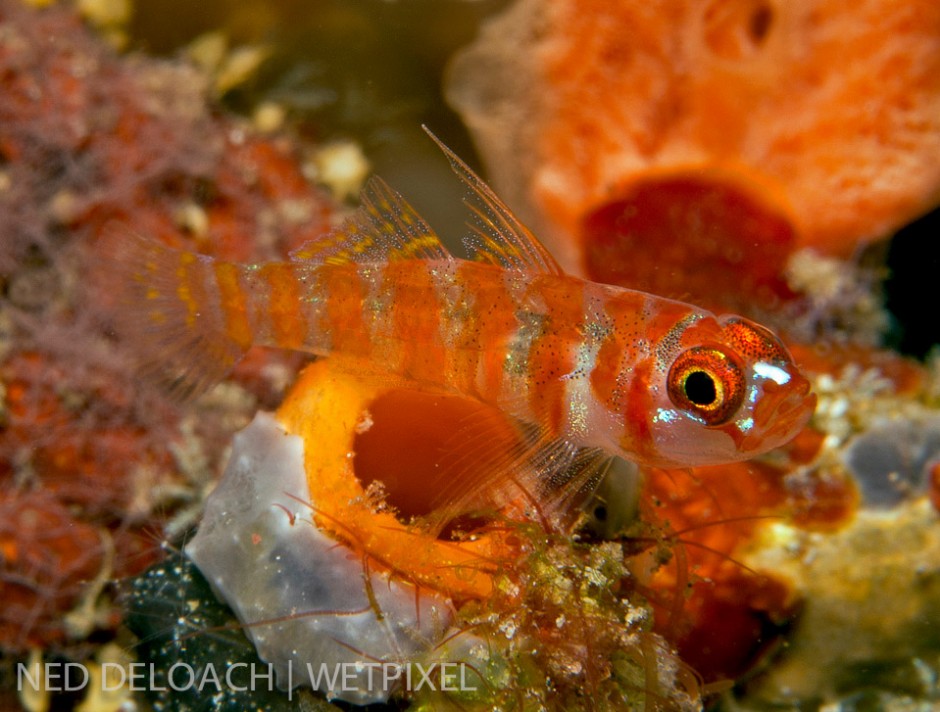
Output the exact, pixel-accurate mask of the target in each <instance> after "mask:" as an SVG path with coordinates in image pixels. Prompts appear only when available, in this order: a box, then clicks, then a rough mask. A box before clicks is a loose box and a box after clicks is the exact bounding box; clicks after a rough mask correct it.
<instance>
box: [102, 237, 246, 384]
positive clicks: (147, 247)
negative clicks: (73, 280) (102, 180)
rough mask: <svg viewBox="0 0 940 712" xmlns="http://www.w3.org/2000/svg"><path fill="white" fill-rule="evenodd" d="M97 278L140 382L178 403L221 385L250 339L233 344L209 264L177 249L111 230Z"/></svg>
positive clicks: (213, 267)
mask: <svg viewBox="0 0 940 712" xmlns="http://www.w3.org/2000/svg"><path fill="white" fill-rule="evenodd" d="M100 247H101V249H100V250H99V251H97V256H98V257H99V258H100V260H99V262H100V264H101V269H100V274H96V275H94V281H95V282H96V286H97V287H98V288H99V289H104V290H105V292H104V295H103V296H104V298H105V299H106V301H107V302H108V303H110V304H111V310H110V311H111V312H112V317H113V322H112V325H113V327H114V330H115V331H116V333H117V336H118V339H119V340H120V342H121V346H122V348H126V349H127V351H128V352H129V353H130V354H131V355H132V356H133V357H134V358H135V360H136V365H137V367H138V368H139V372H140V375H141V376H142V377H144V378H146V379H148V380H151V381H154V382H156V383H157V384H158V385H160V386H161V387H162V388H164V389H165V390H166V391H167V392H168V393H169V394H170V396H171V397H173V398H174V399H176V400H179V401H185V400H189V399H191V398H195V397H196V396H198V395H200V394H201V393H203V392H205V391H206V390H208V389H209V388H211V387H212V386H213V385H215V384H216V383H218V382H219V381H221V380H222V378H224V377H225V375H226V374H227V373H228V372H229V371H230V370H231V369H232V367H233V366H234V365H235V364H236V363H237V362H238V361H239V360H240V359H241V358H242V356H244V354H245V351H247V349H248V347H249V346H250V345H251V344H250V338H249V337H248V336H246V335H242V336H241V338H236V337H233V336H232V335H231V334H230V333H229V330H228V329H227V325H226V318H225V317H226V314H225V312H224V311H223V304H222V299H221V296H222V295H221V294H220V288H219V285H218V281H217V280H216V262H215V260H213V259H212V258H211V257H207V256H205V255H198V254H195V253H192V252H185V251H182V250H174V249H172V248H169V247H166V246H165V245H163V244H161V243H158V242H155V241H152V240H148V239H146V238H143V237H141V236H139V235H136V234H134V233H132V232H130V231H128V230H126V229H122V228H120V227H113V226H110V227H108V228H106V229H105V231H104V234H103V236H102V240H101V243H100Z"/></svg>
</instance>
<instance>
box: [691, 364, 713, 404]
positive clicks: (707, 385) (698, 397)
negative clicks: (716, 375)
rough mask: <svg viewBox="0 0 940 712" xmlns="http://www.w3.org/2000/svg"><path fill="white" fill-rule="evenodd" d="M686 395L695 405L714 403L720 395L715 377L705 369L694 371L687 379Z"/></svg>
mask: <svg viewBox="0 0 940 712" xmlns="http://www.w3.org/2000/svg"><path fill="white" fill-rule="evenodd" d="M685 395H686V398H688V399H689V401H690V402H692V403H694V404H695V405H700V406H708V405H712V404H713V403H714V402H715V399H716V398H717V397H718V392H717V389H716V388H715V379H713V378H712V377H711V376H710V375H709V374H707V373H705V371H692V373H690V374H689V375H688V377H687V378H686V379H685Z"/></svg>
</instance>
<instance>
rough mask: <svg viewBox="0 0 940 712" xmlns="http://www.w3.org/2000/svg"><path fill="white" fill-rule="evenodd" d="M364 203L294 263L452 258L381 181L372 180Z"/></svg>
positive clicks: (300, 249) (299, 250)
mask: <svg viewBox="0 0 940 712" xmlns="http://www.w3.org/2000/svg"><path fill="white" fill-rule="evenodd" d="M360 199H361V201H362V204H361V205H360V207H359V208H358V209H357V210H356V212H355V213H353V214H352V215H351V216H350V217H349V218H347V219H346V221H345V222H343V224H342V225H340V226H339V228H338V229H336V230H334V231H333V232H332V233H331V234H330V235H327V236H326V237H323V238H318V239H316V240H311V241H310V242H307V243H305V244H303V245H301V246H300V247H298V248H297V249H296V250H294V251H293V252H291V255H290V256H291V259H292V260H295V261H301V260H310V261H314V262H318V263H332V264H337V263H346V262H360V263H366V262H386V261H392V260H413V259H424V260H446V259H450V258H451V255H450V253H449V252H447V250H446V249H445V248H444V246H443V245H442V244H441V240H440V238H439V237H438V236H437V234H436V233H435V232H434V230H432V229H431V227H430V226H429V225H428V224H427V223H426V222H425V221H424V218H422V217H421V216H420V215H418V213H417V212H416V211H415V209H414V208H412V207H411V205H409V204H408V202H407V201H406V200H405V199H404V198H403V197H401V195H399V194H398V193H397V192H395V191H394V190H392V188H390V187H389V185H388V184H387V183H386V182H385V181H384V180H382V179H381V178H379V177H378V176H373V177H372V178H370V179H369V182H368V183H366V186H365V188H363V190H362V194H361V196H360Z"/></svg>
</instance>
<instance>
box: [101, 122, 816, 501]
mask: <svg viewBox="0 0 940 712" xmlns="http://www.w3.org/2000/svg"><path fill="white" fill-rule="evenodd" d="M432 138H433V137H432ZM436 140H437V139H435V141H436ZM438 144H439V145H440V146H441V148H442V150H443V151H444V152H445V153H446V155H447V157H448V159H449V160H450V162H451V165H452V167H453V169H454V171H455V172H456V173H457V175H458V176H459V177H460V178H461V179H462V181H463V182H464V184H465V186H466V187H467V189H468V197H467V201H466V202H467V205H468V206H469V208H470V209H471V211H472V213H473V220H472V224H471V232H470V235H469V237H468V239H467V240H466V243H467V250H468V253H469V259H458V258H455V257H453V256H452V255H451V254H449V253H448V251H447V250H446V249H445V248H444V246H443V245H442V244H441V242H440V240H439V239H438V237H437V235H436V234H435V233H434V231H433V230H432V229H431V228H430V227H429V226H428V225H427V224H426V223H425V221H424V220H423V219H422V218H421V217H420V216H419V215H418V214H417V213H416V212H415V211H414V210H413V209H412V208H411V206H409V205H408V203H406V202H405V200H404V199H403V198H402V197H401V196H400V195H398V194H397V193H396V192H394V191H393V190H391V189H390V188H389V187H388V186H387V185H386V184H385V183H384V182H383V181H381V180H380V179H379V178H372V179H371V181H370V182H369V183H368V185H367V186H366V188H365V190H364V191H363V194H362V205H361V207H360V208H359V210H358V211H357V212H356V213H355V214H354V215H353V216H352V217H351V218H349V219H348V220H347V221H346V222H345V223H344V224H343V225H342V226H340V227H339V228H338V229H337V230H336V231H335V232H334V233H333V234H331V235H330V236H328V237H327V238H325V239H323V240H319V241H315V242H313V243H310V244H308V245H305V246H304V247H302V248H300V250H299V251H297V252H296V253H294V254H293V255H292V256H291V259H290V260H289V261H284V262H269V263H263V264H236V263H231V262H224V261H219V260H215V259H212V258H210V257H206V256H202V255H197V254H193V253H189V252H181V251H175V250H172V249H169V248H166V247H164V246H162V245H159V244H156V243H153V242H148V241H146V240H144V239H140V238H136V237H132V236H127V235H122V236H121V243H120V245H118V246H117V248H116V249H115V255H116V257H117V259H118V261H119V268H120V269H121V270H122V271H123V272H125V273H126V274H127V275H128V279H127V281H126V283H127V287H128V289H127V295H126V296H127V297H128V299H126V300H125V305H126V308H124V309H123V311H122V315H121V316H122V318H121V320H120V321H121V322H122V324H123V330H124V331H125V332H129V333H130V335H131V341H132V342H133V343H134V344H136V346H137V347H138V348H139V349H140V351H141V352H142V353H143V354H146V355H147V359H146V360H147V363H146V369H147V370H149V371H152V372H154V373H157V374H159V375H161V376H162V377H163V378H164V379H165V380H168V382H169V383H170V384H171V387H172V389H173V390H175V391H176V392H177V393H178V394H180V395H182V396H189V395H193V394H196V393H198V392H201V391H203V390H205V389H206V388H208V387H209V386H211V385H212V384H214V383H215V382H216V381H218V380H220V379H221V378H222V377H223V376H224V375H225V374H226V372H228V371H229V369H231V368H232V366H233V365H234V364H235V363H236V362H237V361H238V360H239V359H240V358H241V357H242V356H243V355H244V353H245V351H246V350H247V349H248V348H249V347H251V346H252V345H255V344H260V345H265V346H274V347H280V348H285V349H296V350H301V351H305V352H308V353H311V354H316V355H318V356H331V355H332V356H339V357H342V358H345V359H347V360H348V362H349V363H351V364H355V365H354V366H352V367H354V368H364V369H369V370H370V371H376V370H380V371H387V372H388V373H390V374H394V375H395V377H397V378H402V379H406V380H407V381H409V382H414V383H415V384H420V385H422V386H429V387H433V388H436V389H440V390H441V391H444V392H449V393H457V394H463V395H465V396H467V397H471V398H474V399H478V400H479V401H481V402H483V403H485V404H489V405H491V406H493V407H495V408H496V409H499V411H501V412H503V413H506V414H508V415H509V416H511V417H512V418H513V419H515V420H516V421H518V422H519V423H520V424H521V427H522V428H523V429H524V431H525V433H526V436H525V438H524V439H523V440H522V444H521V445H520V448H519V449H518V450H517V451H514V452H511V453H507V454H505V455H504V456H500V458H501V459H500V460H499V461H494V462H493V468H492V470H493V477H494V483H493V484H494V486H495V485H496V483H497V480H498V478H508V479H512V480H514V481H517V482H523V483H525V485H524V486H526V487H530V488H539V489H551V490H555V491H565V492H568V493H570V492H571V491H573V490H579V491H580V490H583V489H585V486H586V485H589V484H591V483H592V482H593V481H594V480H595V479H596V477H597V473H598V472H599V471H600V469H601V468H599V467H598V466H597V463H598V462H599V461H600V460H602V459H603V458H606V457H609V456H620V457H623V458H626V459H628V460H632V461H635V462H639V463H643V464H649V465H656V466H663V467H676V466H680V467H681V466H695V465H706V464H719V463H723V462H730V461H735V460H741V459H745V458H750V457H753V456H755V455H758V454H760V453H763V452H766V451H767V450H770V449H771V448H775V447H777V446H779V445H781V444H783V443H785V442H787V441H788V440H789V439H791V438H792V437H793V436H794V435H795V434H796V433H797V431H799V430H800V428H801V427H802V426H803V425H804V424H805V423H806V421H807V419H808V418H809V417H810V415H811V413H812V411H813V408H814V405H815V396H814V395H813V394H811V393H810V389H809V383H808V381H807V379H806V378H805V377H804V376H803V375H801V373H800V372H799V370H798V369H797V367H796V366H795V365H794V363H793V361H792V359H791V357H790V355H789V353H788V352H787V349H786V348H785V347H784V346H783V344H782V343H781V342H780V341H779V340H778V339H777V338H776V337H775V336H774V335H773V334H772V333H771V332H769V331H768V330H767V329H765V328H763V327H760V326H758V325H756V324H754V323H751V322H750V321H748V320H746V319H743V318H741V317H738V316H727V315H726V316H716V315H714V314H711V313H709V312H707V311H704V310H702V309H699V308H696V307H694V306H691V305H689V304H684V303H681V302H678V301H673V300H670V299H663V298H660V297H656V296H654V295H651V294H646V293H643V292H638V291H633V290H629V289H622V288H620V287H613V286H609V285H605V284H596V283H592V282H588V281H585V280H583V279H578V278H576V277H573V276H571V275H568V274H565V273H564V272H563V271H562V270H561V269H560V267H559V266H558V264H557V263H556V262H555V260H554V259H553V258H552V257H551V255H550V254H549V253H548V252H547V251H546V249H545V248H544V247H543V246H542V245H541V244H540V243H539V241H538V240H537V239H536V238H535V237H534V236H533V235H532V234H531V233H530V232H529V230H528V229H527V228H526V227H525V226H523V225H522V224H521V223H520V222H519V220H517V219H516V218H515V216H514V215H513V214H512V212H510V210H509V209H508V208H507V207H506V206H505V205H504V204H503V203H502V202H501V201H500V199H499V198H498V197H497V196H496V195H495V194H494V193H493V191H492V190H490V188H489V187H488V186H486V184H485V183H483V181H482V180H481V179H480V178H479V177H478V176H476V175H475V174H474V173H473V172H472V171H471V170H470V169H469V168H468V167H467V166H466V165H465V164H464V163H463V162H462V161H460V159H459V158H457V157H456V156H455V155H454V154H453V153H452V152H451V151H450V150H449V149H447V148H446V147H445V146H443V145H442V144H440V142H438ZM456 487H457V489H456V490H455V493H456V494H455V496H458V497H459V496H462V495H461V493H460V492H459V485H456ZM467 487H468V488H469V487H470V485H468V486H467ZM472 487H474V488H476V487H479V483H474V484H473V485H472ZM463 495H467V496H469V495H468V494H467V493H466V492H465V493H463Z"/></svg>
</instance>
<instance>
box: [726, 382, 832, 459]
mask: <svg viewBox="0 0 940 712" xmlns="http://www.w3.org/2000/svg"><path fill="white" fill-rule="evenodd" d="M815 410H816V394H815V393H813V392H811V389H810V382H809V380H808V379H807V378H805V377H804V376H802V375H800V374H798V373H792V374H791V378H790V381H789V382H788V383H787V384H786V385H785V386H781V385H779V384H777V383H774V382H773V381H769V382H765V383H764V393H763V396H762V397H761V399H760V402H759V403H758V404H757V407H756V408H755V409H754V426H755V430H754V434H753V435H752V436H751V437H750V438H747V440H750V441H751V442H747V441H745V443H743V445H744V446H745V448H746V449H750V448H749V447H748V446H754V448H755V449H756V450H758V451H760V452H765V451H767V450H771V449H773V448H775V447H778V446H780V445H783V444H785V443H787V442H789V441H790V440H791V439H793V438H794V437H795V436H796V434H797V433H799V432H800V430H802V429H803V428H804V427H805V426H806V424H807V423H808V422H809V419H810V418H811V417H812V416H813V413H814V412H815Z"/></svg>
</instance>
